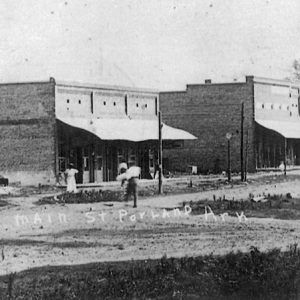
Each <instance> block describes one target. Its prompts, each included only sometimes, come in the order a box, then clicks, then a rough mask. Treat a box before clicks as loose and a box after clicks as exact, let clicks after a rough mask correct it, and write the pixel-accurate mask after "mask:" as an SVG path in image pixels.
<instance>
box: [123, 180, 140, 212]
mask: <svg viewBox="0 0 300 300" xmlns="http://www.w3.org/2000/svg"><path fill="white" fill-rule="evenodd" d="M131 194H132V195H133V207H134V208H135V207H137V198H138V177H131V178H130V179H128V183H127V187H126V193H125V201H128V200H129V197H130V196H131Z"/></svg>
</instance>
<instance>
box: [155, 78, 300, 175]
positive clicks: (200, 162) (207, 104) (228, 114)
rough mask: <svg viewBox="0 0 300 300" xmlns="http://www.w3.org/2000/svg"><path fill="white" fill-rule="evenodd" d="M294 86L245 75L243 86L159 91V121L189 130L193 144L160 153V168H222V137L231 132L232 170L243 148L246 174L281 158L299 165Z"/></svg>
mask: <svg viewBox="0 0 300 300" xmlns="http://www.w3.org/2000/svg"><path fill="white" fill-rule="evenodd" d="M299 88H300V84H299V83H291V82H289V81H285V80H272V79H267V78H259V77H253V76H246V81H245V82H232V83H211V80H206V81H205V84H191V85H187V88H186V90H185V91H179V92H175V91H174V92H173V91H172V92H162V93H160V109H161V111H162V116H163V120H164V121H165V122H167V123H168V124H169V125H171V126H176V127H178V128H182V129H184V130H187V131H188V132H191V133H192V134H194V135H196V136H197V137H198V139H197V140H193V141H186V142H184V145H183V147H181V148H178V149H169V150H166V151H164V156H165V166H166V167H168V168H169V169H170V170H173V171H174V170H177V171H185V170H186V168H187V167H188V166H189V165H196V166H198V170H199V171H200V172H204V173H206V172H215V173H218V172H220V171H222V170H226V169H227V146H228V142H227V139H226V133H231V135H232V138H231V157H232V161H231V164H232V170H233V171H239V170H240V162H241V150H240V149H241V128H242V127H241V123H242V122H241V118H242V117H241V116H242V113H241V112H242V103H244V104H243V105H244V122H243V149H244V152H243V153H244V155H243V157H244V161H245V162H246V163H247V167H248V170H249V171H252V172H253V171H255V170H257V169H261V168H276V167H278V166H279V164H280V163H281V161H284V160H285V159H286V162H287V164H288V165H296V164H297V165H299V164H300V117H299V112H300V109H299ZM246 149H247V150H246Z"/></svg>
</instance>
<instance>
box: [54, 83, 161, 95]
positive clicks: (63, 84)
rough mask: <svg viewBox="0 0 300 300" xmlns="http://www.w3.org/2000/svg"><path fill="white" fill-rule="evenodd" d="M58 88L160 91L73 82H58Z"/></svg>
mask: <svg viewBox="0 0 300 300" xmlns="http://www.w3.org/2000/svg"><path fill="white" fill-rule="evenodd" d="M56 85H57V86H65V87H75V88H94V89H102V90H118V91H124V92H125V91H129V92H143V93H151V94H158V93H159V91H158V90H154V89H149V88H136V87H127V86H120V85H106V84H94V83H83V82H72V81H61V80H57V81H56Z"/></svg>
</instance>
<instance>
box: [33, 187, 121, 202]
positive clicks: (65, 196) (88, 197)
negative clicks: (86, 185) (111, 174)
mask: <svg viewBox="0 0 300 300" xmlns="http://www.w3.org/2000/svg"><path fill="white" fill-rule="evenodd" d="M122 199H123V192H122V191H109V190H105V191H103V190H99V191H95V190H92V191H80V192H78V193H76V194H74V193H62V194H60V195H57V196H48V197H43V198H41V199H39V200H38V201H37V202H36V204H37V205H44V204H56V203H94V202H109V201H122Z"/></svg>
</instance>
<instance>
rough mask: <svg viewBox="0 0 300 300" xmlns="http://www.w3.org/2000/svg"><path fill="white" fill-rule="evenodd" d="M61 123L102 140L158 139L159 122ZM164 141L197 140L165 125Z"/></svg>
mask: <svg viewBox="0 0 300 300" xmlns="http://www.w3.org/2000/svg"><path fill="white" fill-rule="evenodd" d="M57 119H58V120H60V121H61V122H63V123H65V124H67V125H70V126H73V127H77V128H81V129H84V130H86V131H89V132H91V133H93V134H95V135H96V136H98V137H99V138H100V139H102V140H127V141H133V142H140V141H146V140H157V139H158V122H157V120H136V119H135V120H131V119H127V118H124V119H92V120H91V119H85V118H70V117H57ZM162 139H163V140H194V139H197V138H196V137H195V136H193V135H192V134H190V133H188V132H187V131H184V130H181V129H177V128H173V127H170V126H168V125H166V124H163V127H162Z"/></svg>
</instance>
